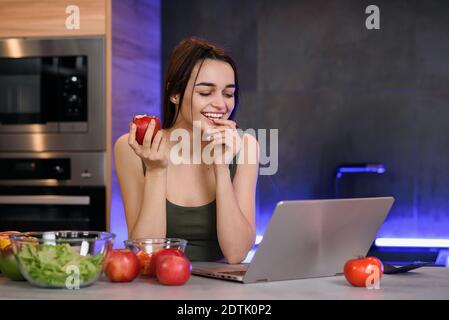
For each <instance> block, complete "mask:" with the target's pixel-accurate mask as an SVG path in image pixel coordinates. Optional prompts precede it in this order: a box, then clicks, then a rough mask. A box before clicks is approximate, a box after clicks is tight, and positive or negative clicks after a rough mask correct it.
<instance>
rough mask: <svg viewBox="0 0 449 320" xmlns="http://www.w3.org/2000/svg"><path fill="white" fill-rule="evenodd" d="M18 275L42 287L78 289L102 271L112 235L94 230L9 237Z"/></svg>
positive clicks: (112, 239)
mask: <svg viewBox="0 0 449 320" xmlns="http://www.w3.org/2000/svg"><path fill="white" fill-rule="evenodd" d="M9 238H10V239H11V244H12V248H13V252H14V256H15V258H16V261H17V264H18V266H19V269H20V272H21V273H22V275H23V276H24V277H25V279H26V280H28V281H29V282H30V283H31V284H33V285H35V286H38V287H43V288H66V289H79V288H82V287H86V286H89V285H91V284H92V283H94V282H95V281H96V280H97V279H98V278H99V277H100V275H101V273H102V272H103V268H104V264H105V260H106V259H105V257H106V256H107V254H108V252H109V250H111V249H112V245H113V242H114V238H115V235H114V234H113V233H109V232H98V231H48V232H25V233H18V234H13V235H10V236H9Z"/></svg>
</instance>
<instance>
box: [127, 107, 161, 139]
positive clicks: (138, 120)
mask: <svg viewBox="0 0 449 320" xmlns="http://www.w3.org/2000/svg"><path fill="white" fill-rule="evenodd" d="M153 119H154V121H155V125H154V130H153V136H152V137H151V141H153V138H154V136H155V135H156V133H157V132H158V131H159V129H160V128H161V121H160V120H159V119H158V117H156V116H148V115H146V114H144V115H138V116H135V117H134V119H133V123H135V124H136V126H137V129H136V141H137V143H138V144H140V145H141V144H143V139H144V138H145V133H146V132H147V128H148V126H149V125H150V121H151V120H153Z"/></svg>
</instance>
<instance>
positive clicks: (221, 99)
mask: <svg viewBox="0 0 449 320" xmlns="http://www.w3.org/2000/svg"><path fill="white" fill-rule="evenodd" d="M199 67H200V62H198V63H197V64H196V66H195V67H194V68H193V71H192V74H191V75H190V79H189V82H188V83H187V87H186V90H185V93H184V98H183V101H182V107H181V112H180V114H179V116H178V117H181V119H178V120H181V121H182V122H183V124H184V125H188V126H189V127H190V128H193V127H192V124H194V125H198V124H200V125H201V130H206V129H207V128H208V127H215V125H214V123H213V121H212V119H214V118H219V119H228V118H229V115H230V114H231V112H232V110H233V109H234V105H235V98H234V92H235V79H234V78H235V77H234V70H233V69H232V67H231V65H229V64H228V63H226V62H224V61H219V60H212V59H206V60H204V62H203V64H202V65H201V69H200V70H199V74H198V69H199ZM197 74H198V77H196V75H197ZM195 78H196V81H195ZM192 116H193V119H192ZM194 121H195V122H194ZM196 121H200V122H199V123H198V122H196Z"/></svg>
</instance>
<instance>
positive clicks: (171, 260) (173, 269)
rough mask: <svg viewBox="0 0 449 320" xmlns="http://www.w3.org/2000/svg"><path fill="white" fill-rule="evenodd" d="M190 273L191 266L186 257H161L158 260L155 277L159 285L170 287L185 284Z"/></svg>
mask: <svg viewBox="0 0 449 320" xmlns="http://www.w3.org/2000/svg"><path fill="white" fill-rule="evenodd" d="M191 272H192V265H191V263H190V261H189V259H187V258H186V257H178V256H163V257H160V259H159V260H158V264H157V267H156V276H157V279H158V280H159V282H160V283H162V284H166V285H170V286H180V285H183V284H185V283H186V282H187V281H188V280H189V278H190V274H191Z"/></svg>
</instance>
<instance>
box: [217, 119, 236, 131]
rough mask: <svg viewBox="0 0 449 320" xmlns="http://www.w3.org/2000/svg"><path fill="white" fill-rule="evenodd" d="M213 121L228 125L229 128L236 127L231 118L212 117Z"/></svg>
mask: <svg viewBox="0 0 449 320" xmlns="http://www.w3.org/2000/svg"><path fill="white" fill-rule="evenodd" d="M213 121H214V123H216V124H221V125H224V126H228V127H229V128H232V129H235V128H236V127H237V124H236V123H235V121H232V120H227V119H226V120H225V119H214V120H213Z"/></svg>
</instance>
